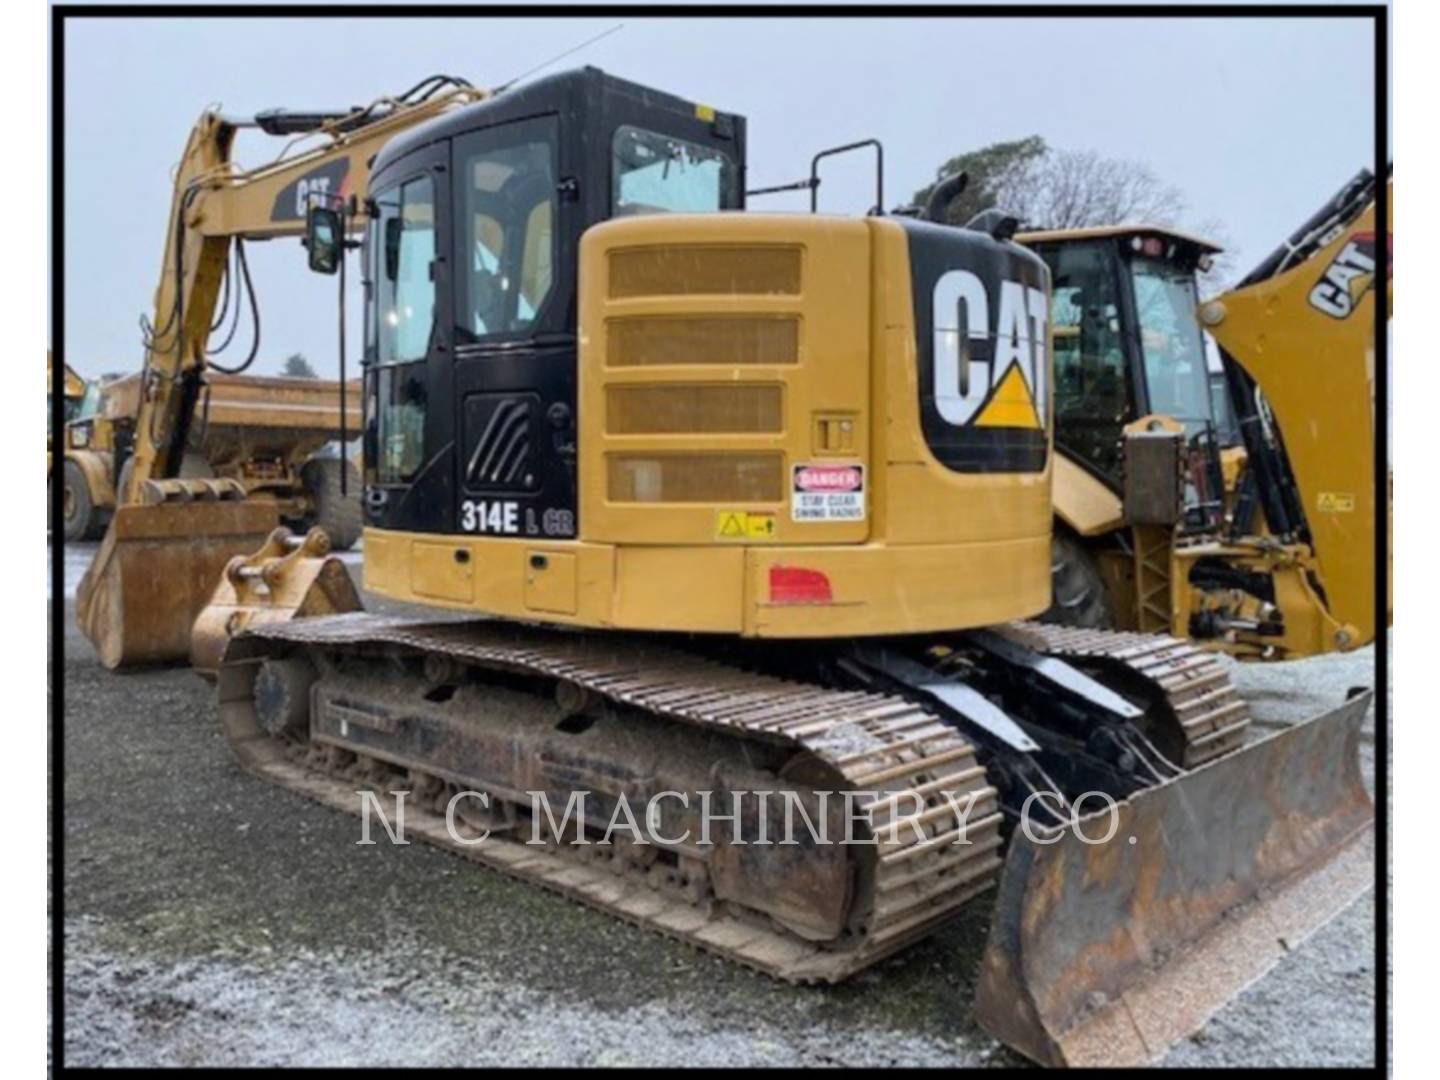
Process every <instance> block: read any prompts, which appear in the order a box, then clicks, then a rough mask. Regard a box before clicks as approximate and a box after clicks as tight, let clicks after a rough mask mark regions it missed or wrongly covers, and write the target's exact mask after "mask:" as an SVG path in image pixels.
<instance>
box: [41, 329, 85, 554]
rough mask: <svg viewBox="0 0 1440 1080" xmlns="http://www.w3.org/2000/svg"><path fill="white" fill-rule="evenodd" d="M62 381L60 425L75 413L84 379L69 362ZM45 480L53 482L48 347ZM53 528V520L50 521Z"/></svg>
mask: <svg viewBox="0 0 1440 1080" xmlns="http://www.w3.org/2000/svg"><path fill="white" fill-rule="evenodd" d="M64 369H65V374H64V381H63V382H62V383H61V387H60V390H61V409H60V418H61V424H62V426H63V425H64V424H65V423H68V422H69V420H70V418H71V417H72V416H74V415H75V411H76V409H78V408H79V406H80V400H81V398H83V397H84V395H85V380H84V379H82V378H80V376H79V375H77V374H76V373H75V372H74V371H73V370H71V368H70V365H69V364H65V365H64ZM45 388H46V400H45V421H46V428H45V482H46V484H47V486H48V485H50V484H53V483H54V482H55V362H54V359H53V358H52V354H51V352H50V350H49V349H46V350H45ZM45 503H46V505H47V506H53V505H54V504H53V502H52V501H51V500H50V499H49V498H48V497H47V498H46V500H45ZM50 528H51V529H52V530H53V528H54V521H53V520H52V521H51V522H50Z"/></svg>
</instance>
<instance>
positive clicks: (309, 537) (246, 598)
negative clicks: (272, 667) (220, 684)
mask: <svg viewBox="0 0 1440 1080" xmlns="http://www.w3.org/2000/svg"><path fill="white" fill-rule="evenodd" d="M329 552H330V538H329V537H328V536H326V534H325V530H323V529H319V528H315V529H311V530H310V532H309V533H307V534H306V535H305V536H303V537H302V536H294V535H292V534H291V532H290V530H289V529H283V528H282V529H276V530H274V531H273V532H272V533H271V534H270V535H269V536H268V537H267V538H266V539H265V543H264V545H263V546H261V547H260V548H259V550H257V551H254V552H252V553H250V554H246V555H243V556H237V557H236V558H233V559H231V560H230V561H229V562H228V563H227V564H226V565H225V567H224V570H223V572H221V573H219V574H217V578H218V583H216V584H215V586H214V593H213V594H212V595H211V596H210V602H209V603H208V604H206V605H205V607H204V609H203V610H202V611H201V612H200V614H199V616H198V617H197V618H196V619H195V624H194V628H193V632H192V633H191V634H190V664H191V666H192V667H194V669H195V670H196V671H197V672H198V673H199V674H200V675H202V676H203V677H205V678H207V679H210V680H211V681H212V682H213V681H214V679H215V674H216V671H217V670H218V669H219V667H220V661H221V659H222V658H223V657H224V655H225V648H226V646H228V645H229V644H230V639H231V638H232V637H234V636H235V635H236V634H238V633H240V632H241V631H243V630H248V629H252V628H259V627H262V626H270V625H273V624H275V623H282V622H288V621H289V620H291V619H296V618H304V617H309V616H312V615H339V614H342V613H344V612H347V611H359V610H360V609H361V608H362V607H363V606H364V605H363V604H362V603H361V602H360V596H359V594H358V593H356V591H355V584H354V582H352V581H351V580H350V572H349V571H348V570H346V569H345V564H344V563H342V562H341V561H340V560H339V559H337V558H335V557H334V556H331V555H330V554H329Z"/></svg>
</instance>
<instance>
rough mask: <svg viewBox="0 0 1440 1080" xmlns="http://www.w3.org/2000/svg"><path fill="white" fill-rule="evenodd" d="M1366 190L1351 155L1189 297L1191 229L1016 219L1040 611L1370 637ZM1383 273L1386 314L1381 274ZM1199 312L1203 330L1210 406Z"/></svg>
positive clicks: (1163, 626)
mask: <svg viewBox="0 0 1440 1080" xmlns="http://www.w3.org/2000/svg"><path fill="white" fill-rule="evenodd" d="M1385 183H1386V186H1387V189H1389V188H1390V186H1391V183H1392V181H1391V179H1390V178H1389V177H1387V178H1386V180H1385ZM1375 193H1376V179H1375V176H1374V175H1373V174H1372V173H1371V172H1369V171H1368V170H1365V171H1362V172H1361V173H1359V174H1358V175H1357V176H1355V177H1354V178H1352V179H1351V180H1350V181H1348V182H1347V183H1346V184H1345V185H1344V186H1343V187H1342V188H1341V189H1340V190H1339V191H1338V192H1337V193H1336V194H1335V195H1334V196H1333V197H1332V198H1330V199H1329V200H1327V202H1326V203H1325V205H1324V206H1323V207H1321V209H1320V210H1319V211H1317V212H1316V213H1315V214H1313V215H1311V217H1310V218H1309V219H1307V220H1306V221H1305V223H1304V224H1303V225H1302V226H1301V227H1300V228H1299V229H1297V230H1296V231H1295V232H1294V233H1293V234H1292V235H1291V236H1290V237H1288V238H1287V240H1286V241H1285V243H1284V244H1282V245H1281V246H1280V247H1279V248H1277V249H1276V250H1275V251H1274V252H1273V253H1271V254H1270V255H1269V256H1267V257H1266V258H1265V259H1264V260H1263V261H1262V262H1261V263H1260V264H1259V266H1257V267H1256V268H1255V270H1254V271H1252V272H1251V273H1250V274H1249V275H1247V276H1246V277H1245V278H1244V279H1243V280H1242V281H1241V282H1240V283H1239V284H1238V285H1237V286H1235V288H1233V289H1231V290H1229V291H1227V292H1225V293H1223V294H1221V295H1219V296H1216V297H1213V298H1212V299H1209V300H1207V301H1204V302H1201V301H1200V299H1199V295H1198V292H1197V289H1196V285H1195V276H1196V271H1197V269H1203V268H1205V267H1206V266H1208V264H1209V260H1210V259H1211V258H1212V257H1213V255H1214V254H1215V253H1216V252H1217V251H1218V249H1217V248H1216V247H1215V246H1214V245H1212V244H1210V243H1208V242H1206V241H1204V240H1201V239H1198V238H1196V237H1193V236H1189V235H1186V234H1184V233H1180V232H1177V231H1175V230H1172V229H1168V228H1162V227H1158V226H1150V225H1116V226H1107V227H1101V228H1090V229H1077V230H1063V231H1052V232H1034V233H1024V234H1021V235H1020V236H1019V237H1017V239H1019V240H1020V241H1021V242H1022V243H1024V244H1026V246H1028V247H1031V248H1032V249H1033V250H1035V251H1036V252H1037V253H1039V254H1040V255H1041V256H1042V257H1043V258H1044V259H1045V261H1046V263H1047V265H1048V266H1049V267H1050V270H1051V274H1052V276H1053V282H1054V285H1053V288H1054V292H1053V299H1052V303H1053V308H1052V317H1053V319H1054V323H1055V325H1054V334H1055V443H1056V462H1055V509H1056V517H1057V530H1056V537H1055V565H1054V573H1055V581H1054V605H1053V607H1052V609H1051V612H1050V613H1049V617H1050V618H1051V619H1053V620H1055V621H1057V622H1063V623H1066V624H1069V625H1073V626H1079V627H1112V628H1116V629H1130V630H1139V631H1144V632H1160V633H1170V634H1174V635H1176V636H1178V637H1185V638H1189V639H1191V640H1193V641H1196V642H1199V643H1202V644H1204V645H1205V646H1206V647H1209V648H1214V649H1219V650H1223V651H1225V652H1227V653H1229V654H1230V655H1232V656H1236V657H1237V658H1239V659H1245V660H1256V659H1261V660H1285V659H1296V658H1300V657H1305V656H1313V655H1317V654H1321V653H1326V652H1333V651H1344V650H1349V649H1356V648H1359V647H1361V646H1363V645H1367V644H1369V643H1370V642H1371V641H1373V640H1374V637H1375V633H1376V628H1377V626H1379V625H1380V622H1379V618H1378V616H1379V614H1380V613H1378V612H1377V610H1376V604H1375V594H1374V582H1375V569H1376V543H1375V533H1374V522H1375V514H1376V512H1377V507H1378V506H1379V500H1378V499H1377V496H1376V491H1375V480H1374V475H1375V473H1374V469H1375V461H1376V458H1375V453H1376V450H1375V423H1374V352H1373V347H1374V332H1375V319H1376V317H1377V310H1378V309H1377V305H1378V303H1379V300H1378V298H1377V294H1379V293H1380V291H1381V290H1380V284H1379V283H1377V282H1376V280H1375V275H1376V266H1377V259H1376V250H1375V245H1376V243H1377V237H1382V239H1383V241H1384V242H1385V243H1386V244H1388V243H1389V236H1390V225H1389V220H1388V219H1387V221H1386V226H1385V229H1384V231H1383V234H1382V233H1380V232H1377V228H1376V221H1375V210H1376V199H1375ZM1388 205H1389V204H1388V203H1387V206H1388ZM1383 295H1384V302H1385V311H1386V317H1387V319H1388V317H1389V313H1390V310H1391V305H1392V300H1391V287H1390V280H1389V279H1388V277H1387V279H1386V280H1385V281H1384V283H1383ZM1202 329H1204V330H1208V331H1209V332H1210V333H1211V335H1212V336H1213V337H1214V338H1215V339H1216V341H1217V343H1218V345H1219V349H1220V364H1221V369H1220V372H1218V373H1217V374H1218V375H1219V376H1220V377H1221V379H1222V380H1223V381H1222V384H1221V388H1220V389H1221V393H1220V395H1219V404H1220V406H1221V407H1222V411H1223V413H1224V414H1225V415H1224V416H1217V415H1216V414H1215V409H1214V402H1213V400H1212V387H1211V385H1210V371H1209V369H1208V366H1207V363H1206V353H1205V343H1204V340H1203V337H1202ZM1227 416H1228V417H1229V418H1231V420H1232V423H1233V425H1234V431H1235V435H1236V436H1237V437H1236V438H1234V439H1233V440H1231V441H1230V442H1231V444H1230V445H1226V443H1227V440H1226V439H1225V438H1224V437H1223V436H1222V435H1221V432H1220V430H1219V421H1220V420H1222V419H1225V418H1226V417H1227ZM1177 468H1178V469H1179V470H1181V471H1182V473H1183V474H1184V477H1185V480H1184V483H1183V485H1182V488H1181V491H1182V498H1181V499H1180V500H1179V502H1176V501H1175V500H1174V498H1173V495H1174V493H1175V485H1174V484H1173V482H1172V481H1171V474H1172V473H1173V472H1174V471H1175V470H1176V469H1177ZM1157 485H1158V486H1157ZM1386 499H1387V506H1388V492H1387V493H1386ZM1387 512H1388V510H1387ZM1384 614H1385V615H1386V616H1387V619H1386V621H1387V623H1388V614H1389V603H1388V596H1387V604H1386V611H1385V613H1384Z"/></svg>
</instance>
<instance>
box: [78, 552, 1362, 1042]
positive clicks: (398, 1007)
mask: <svg viewBox="0 0 1440 1080" xmlns="http://www.w3.org/2000/svg"><path fill="white" fill-rule="evenodd" d="M88 557H89V551H88V550H85V549H83V548H82V549H78V550H72V551H70V552H68V553H67V558H66V577H67V589H66V593H67V600H66V605H65V607H66V646H65V653H66V655H65V672H64V674H65V695H66V696H65V707H66V717H65V727H64V731H63V743H62V745H63V754H64V762H63V764H64V788H63V792H64V799H65V826H64V828H65V834H64V859H65V866H64V871H65V873H64V886H63V887H64V913H65V918H64V928H63V933H64V942H63V963H64V999H65V1012H64V1017H63V1039H64V1055H65V1061H66V1063H67V1064H71V1065H195V1064H209V1065H271V1064H275V1065H280V1064H286V1065H350V1064H377V1065H378V1064H395V1065H422V1064H424V1065H461V1064H465V1065H504V1064H529V1065H625V1064H630V1065H680V1064H683V1065H933V1066H978V1065H1017V1064H1022V1063H1023V1062H1022V1061H1021V1059H1019V1058H1018V1057H1017V1056H1016V1055H1014V1054H1012V1053H1011V1052H1009V1051H1008V1050H1006V1049H1005V1048H1003V1047H1002V1046H1000V1045H999V1044H998V1043H996V1042H995V1041H994V1040H992V1039H990V1038H989V1037H988V1036H986V1035H985V1034H984V1033H983V1032H981V1031H980V1030H979V1029H978V1028H977V1027H976V1026H975V1024H974V1023H973V1021H972V1020H971V1018H970V1016H969V1012H968V1003H969V1000H970V997H971V991H972V989H973V981H974V975H975V968H976V962H977V960H978V957H979V954H980V950H981V948H982V946H983V943H984V939H985V933H986V928H987V921H988V915H989V913H988V910H986V905H985V904H984V903H983V902H977V903H975V904H972V905H971V906H970V908H969V909H968V910H967V911H966V912H965V913H963V914H962V916H961V917H960V918H959V919H958V920H956V921H955V922H954V923H952V924H951V925H950V926H948V927H947V928H946V929H944V930H943V931H942V932H940V933H938V934H936V935H934V936H933V937H931V938H930V939H928V940H927V941H925V942H922V943H921V944H919V945H917V946H915V947H913V948H911V949H909V950H907V951H906V952H904V953H902V954H901V955H899V956H897V957H894V958H892V959H891V960H889V961H887V962H885V963H883V964H881V965H879V966H878V967H877V968H875V969H872V970H871V971H869V972H866V973H864V974H862V975H860V976H858V977H857V978H855V979H853V980H851V981H850V982H849V983H847V984H845V985H843V986H839V987H824V988H815V987H791V986H786V985H783V984H780V983H777V982H775V981H773V980H770V979H767V978H764V977H761V976H757V975H753V974H750V973H748V972H746V971H744V970H742V969H739V968H737V967H735V966H733V965H731V964H728V963H725V962H723V961H720V960H717V959H714V958H712V957H709V956H707V955H703V954H700V953H697V952H695V951H693V950H691V949H689V948H687V947H685V946H683V945H680V944H678V943H675V942H671V941H669V940H667V939H664V938H661V937H659V936H657V935H654V934H650V933H647V932H645V931H643V930H639V929H636V928H633V927H630V926H628V925H625V924H621V923H618V922H615V921H613V920H611V919H608V918H606V917H604V916H603V915H600V914H597V913H594V912H591V911H589V910H586V909H582V908H580V907H578V906H576V905H574V904H571V903H569V902H567V901H565V900H562V899H559V898H557V897H554V896H551V895H549V894H547V893H544V892H542V891H540V890H538V889H535V888H531V887H526V886H523V885H520V884H518V883H515V882H512V881H510V880H508V879H506V878H503V877H501V876H500V875H498V874H495V873H492V872H490V871H487V870H485V869H483V868H481V867H478V866H474V865H472V864H470V863H467V862H464V861H462V860H460V859H457V858H454V857H452V856H450V855H447V854H445V853H443V852H440V851H437V850H433V849H431V848H429V847H427V846H425V845H423V844H415V845H411V846H409V847H395V846H392V845H389V844H379V845H375V846H372V847H357V846H356V845H355V840H356V837H357V832H356V826H355V822H354V819H352V818H350V817H348V816H347V815H344V814H341V813H339V812H337V811H334V810H330V809H327V808H324V807H321V806H317V805H315V804H313V803H311V802H309V801H308V800H306V799H303V798H301V797H299V796H296V795H291V794H288V793H285V792H282V791H278V790H276V789H273V788H271V787H268V786H267V785H265V784H263V783H262V782H260V781H258V780H254V779H252V778H250V777H248V776H246V775H244V774H242V773H241V772H240V771H239V769H238V768H237V767H236V766H235V765H234V764H233V763H232V761H231V758H230V756H229V753H228V751H227V750H226V749H225V746H224V744H223V742H222V740H221V738H220V735H219V733H218V730H217V728H216V725H215V722H214V710H213V704H212V696H211V694H212V692H211V691H210V690H209V688H208V687H206V686H205V685H204V684H203V683H201V682H200V680H198V679H196V678H195V677H194V676H193V675H191V674H189V673H188V672H186V671H184V670H163V671H149V672H145V673H141V674H134V675H125V676H117V675H114V674H111V673H109V672H106V671H104V670H103V669H102V668H100V667H99V665H98V664H97V663H96V662H95V659H94V656H93V653H92V652H91V650H90V648H89V645H88V644H87V643H86V642H85V641H84V639H83V638H82V637H81V636H80V635H79V634H78V632H77V631H76V630H75V627H74V615H73V601H72V600H71V599H70V597H72V596H73V580H71V571H72V564H73V569H74V571H75V573H74V578H75V579H78V575H79V572H80V571H83V569H84V566H85V564H86V563H87V562H88ZM1372 662H1373V661H1372V656H1371V653H1370V650H1368V649H1367V650H1364V651H1362V652H1359V653H1356V654H1352V655H1350V656H1345V657H1339V658H1329V659H1323V660H1318V661H1306V662H1303V663H1299V664H1291V665H1284V666H1276V667H1270V668H1263V669H1262V668H1254V667H1247V668H1241V669H1239V670H1238V672H1237V679H1238V681H1239V682H1240V683H1241V685H1242V688H1243V689H1244V691H1245V692H1246V694H1247V696H1250V697H1251V698H1252V700H1253V701H1254V707H1255V711H1256V713H1257V716H1258V717H1259V718H1260V719H1262V720H1266V721H1271V722H1277V723H1279V722H1284V721H1287V720H1293V719H1297V718H1299V717H1301V716H1305V715H1308V714H1310V713H1312V712H1314V711H1316V710H1317V709H1319V708H1321V707H1325V706H1328V705H1332V704H1334V703H1336V702H1338V701H1339V700H1340V699H1341V698H1342V697H1343V694H1344V691H1345V690H1346V688H1348V687H1350V686H1354V685H1368V684H1369V683H1371V682H1372V678H1371V668H1372ZM1362 749H1363V751H1364V754H1365V756H1366V761H1365V767H1366V771H1367V776H1368V775H1371V774H1372V773H1373V752H1374V748H1373V743H1367V744H1366V745H1365V746H1364V747H1363V748H1362ZM1373 938H1374V905H1373V899H1372V897H1371V896H1369V895H1367V896H1366V897H1364V898H1363V899H1362V900H1360V901H1359V902H1357V903H1356V904H1354V905H1352V906H1351V907H1350V908H1348V909H1347V910H1346V911H1344V912H1342V913H1341V914H1340V915H1339V916H1338V917H1337V918H1336V919H1335V920H1334V921H1332V922H1331V923H1330V924H1329V925H1328V926H1326V927H1325V928H1323V929H1322V930H1321V931H1320V932H1318V933H1317V934H1316V935H1315V936H1314V937H1312V938H1311V939H1310V940H1309V941H1307V942H1305V943H1304V944H1303V945H1302V946H1301V947H1300V948H1298V949H1297V950H1296V951H1295V952H1294V953H1293V954H1292V955H1291V956H1289V957H1287V958H1286V959H1285V960H1284V961H1282V963H1281V964H1280V966H1279V967H1278V968H1276V970H1275V971H1274V972H1272V973H1271V974H1270V975H1269V976H1267V977H1266V978H1265V979H1263V980H1262V981H1261V982H1260V983H1258V984H1257V985H1255V986H1254V987H1252V988H1250V989H1249V990H1248V991H1246V992H1245V993H1244V994H1242V995H1241V996H1240V997H1239V998H1237V999H1236V1000H1235V1001H1234V1002H1232V1003H1231V1004H1230V1005H1228V1006H1227V1007H1226V1008H1225V1009H1224V1010H1223V1011H1222V1012H1221V1013H1220V1014H1219V1015H1218V1016H1217V1017H1216V1018H1215V1019H1214V1020H1212V1021H1211V1023H1210V1024H1208V1025H1207V1026H1206V1027H1205V1028H1204V1029H1203V1030H1202V1031H1201V1032H1200V1033H1198V1034H1197V1035H1196V1036H1194V1037H1193V1038H1191V1039H1189V1040H1187V1041H1185V1042H1183V1043H1182V1044H1180V1045H1179V1046H1177V1047H1176V1048H1175V1049H1174V1050H1173V1051H1172V1052H1171V1054H1170V1055H1169V1057H1168V1058H1167V1059H1166V1062H1165V1063H1166V1064H1169V1065H1177V1066H1180V1065H1183V1066H1197V1065H1311V1066H1314V1065H1365V1064H1370V1063H1371V1062H1373V1059H1374V1050H1375V1047H1374V1020H1373V1017H1374V1007H1375V1002H1374V992H1373V984H1374V957H1373V945H1372V943H1373Z"/></svg>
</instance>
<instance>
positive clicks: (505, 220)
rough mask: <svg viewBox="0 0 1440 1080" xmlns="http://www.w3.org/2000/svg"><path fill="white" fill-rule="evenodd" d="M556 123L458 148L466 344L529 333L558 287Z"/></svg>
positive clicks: (476, 139)
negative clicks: (468, 340)
mask: <svg viewBox="0 0 1440 1080" xmlns="http://www.w3.org/2000/svg"><path fill="white" fill-rule="evenodd" d="M556 138H557V121H556V119H555V117H553V116H547V117H540V118H537V119H535V120H523V121H519V122H517V123H513V124H503V125H501V126H499V127H496V128H492V129H488V130H484V131H478V132H475V133H474V134H472V135H468V136H465V137H463V138H461V139H459V140H457V141H456V150H455V157H456V161H457V162H458V166H457V170H456V171H457V175H458V177H459V180H460V183H459V185H458V192H457V196H456V198H457V203H458V205H457V208H456V212H457V217H458V219H459V222H460V233H459V235H460V240H459V247H458V249H457V251H456V262H457V264H458V268H459V272H458V275H457V277H458V282H457V299H458V302H459V310H458V312H457V322H458V324H459V330H460V331H461V336H462V338H468V339H481V338H487V337H492V336H495V335H505V334H512V335H513V334H523V333H528V332H529V331H530V330H531V328H532V326H533V325H534V323H535V322H536V320H537V319H539V318H540V313H541V310H542V309H543V308H544V306H545V302H546V301H547V300H548V299H549V298H550V295H551V292H552V291H553V289H554V285H555V258H556V254H555V244H556V191H555V188H556V183H557V178H556V162H555V147H556Z"/></svg>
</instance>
